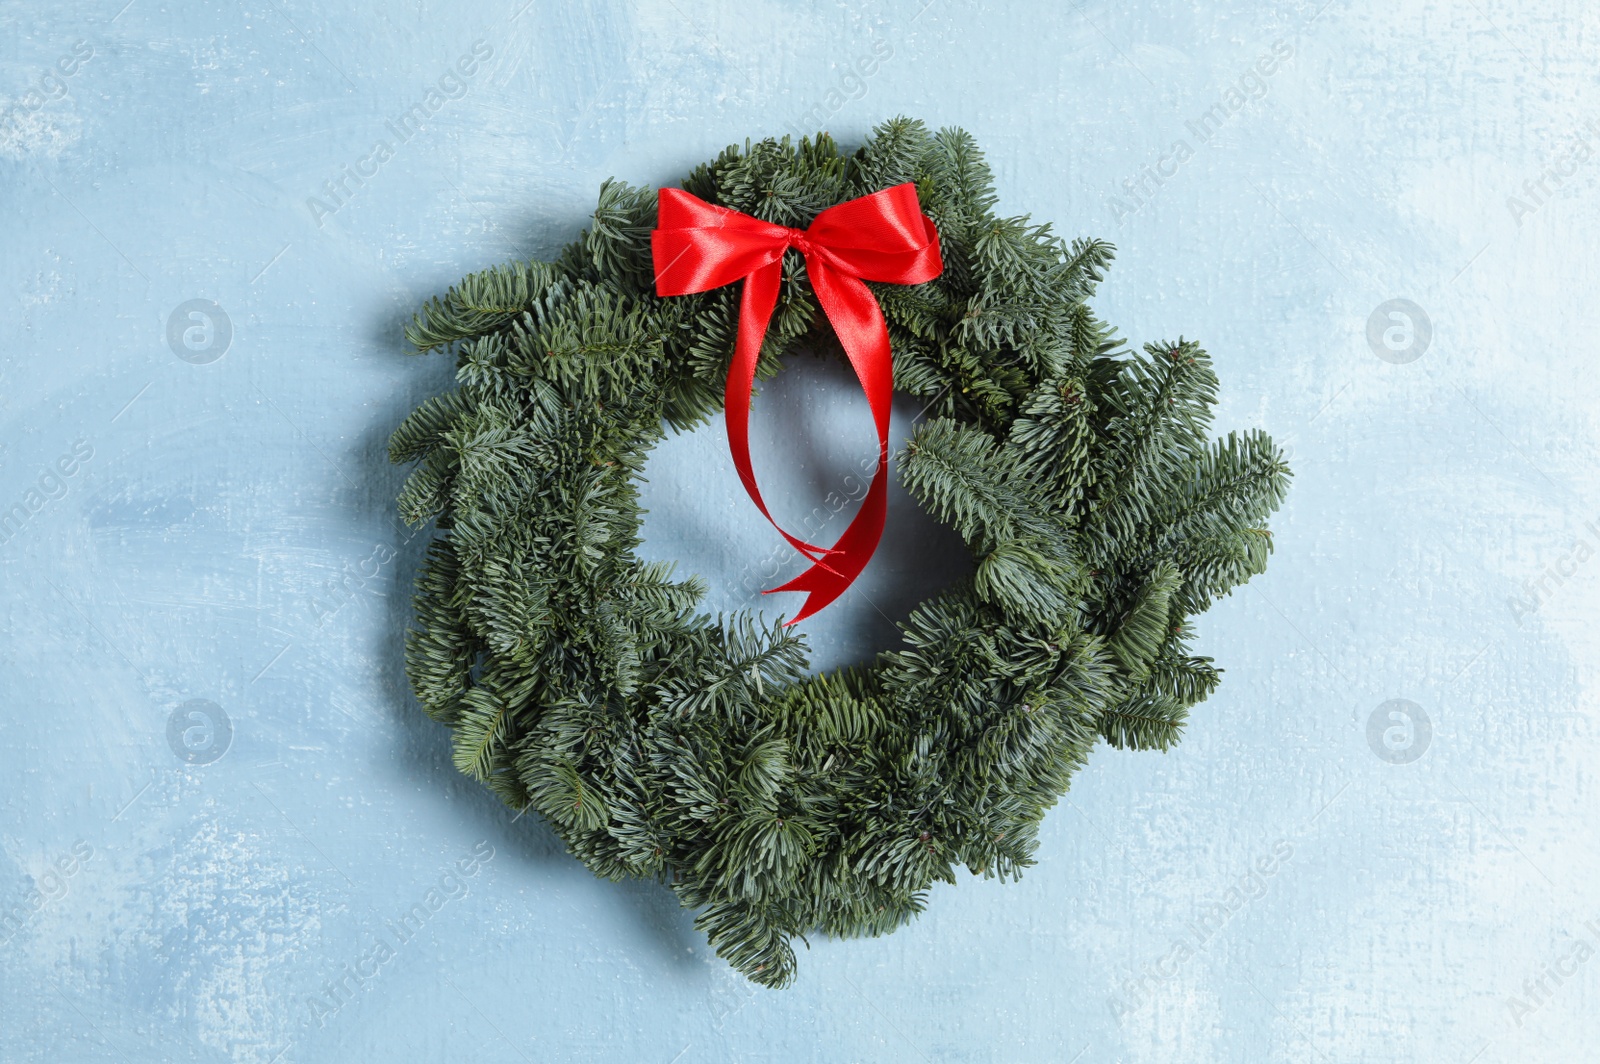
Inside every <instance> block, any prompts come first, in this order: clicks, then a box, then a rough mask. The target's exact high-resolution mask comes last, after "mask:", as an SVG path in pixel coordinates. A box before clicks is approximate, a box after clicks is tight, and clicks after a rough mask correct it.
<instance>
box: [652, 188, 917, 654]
mask: <svg viewBox="0 0 1600 1064" xmlns="http://www.w3.org/2000/svg"><path fill="white" fill-rule="evenodd" d="M791 247H792V248H794V249H795V250H796V251H798V252H800V254H801V255H802V256H803V257H804V258H805V263H806V272H807V274H808V275H809V276H810V278H811V287H812V290H813V291H814V292H815V293H816V295H817V302H818V303H819V304H820V305H821V307H822V311H823V313H824V314H825V315H826V316H827V318H828V320H829V322H831V323H832V324H833V328H834V332H835V333H836V334H837V335H838V337H839V343H840V345H841V346H842V347H843V348H844V350H845V354H846V355H848V356H849V358H850V364H851V366H853V367H854V369H855V371H856V377H857V378H858V379H859V380H860V381H861V388H862V390H863V391H864V392H865V393H866V396H867V402H868V405H869V406H870V407H871V408H872V419H873V424H874V427H875V428H876V429H877V433H878V469H877V472H876V473H875V474H874V475H873V478H872V484H871V486H870V487H869V488H868V489H867V495H866V498H865V500H863V502H862V505H861V509H860V511H859V512H858V513H857V514H856V516H855V519H854V520H852V521H851V522H850V525H849V527H848V528H846V529H845V531H844V534H843V535H841V536H840V537H839V541H838V542H837V543H836V544H834V546H832V547H818V546H816V545H815V544H812V543H807V542H806V541H805V540H802V539H799V538H797V537H795V536H793V535H790V534H789V533H788V532H786V531H784V529H783V528H782V527H781V526H780V525H779V524H778V523H777V522H776V521H774V520H773V518H772V515H771V514H770V513H768V512H767V505H766V503H765V502H764V501H763V500H762V498H761V491H760V489H759V488H758V487H756V479H755V471H754V470H753V469H752V467H751V464H750V440H749V431H748V430H749V420H750V389H751V387H752V385H754V383H755V373H756V363H757V362H758V361H759V359H760V356H761V342H762V339H763V338H764V337H765V336H766V333H767V323H768V322H769V321H771V319H772V311H773V309H774V308H775V307H776V306H777V302H778V288H779V282H780V280H781V273H782V261H783V256H784V252H786V251H787V250H788V249H789V248H791ZM650 251H651V255H652V257H653V259H654V263H655V273H656V294H657V295H660V296H676V295H688V294H689V293H692V292H706V291H710V290H711V289H714V288H721V287H723V286H724V285H729V284H732V283H734V282H735V281H739V280H743V281H744V287H743V290H742V292H741V293H740V298H739V333H738V339H737V340H736V342H735V343H734V349H733V359H732V361H731V363H730V364H729V366H728V384H727V390H726V392H725V394H724V404H723V416H724V417H725V419H726V420H727V425H728V449H729V451H730V452H731V453H732V455H733V464H734V468H735V469H736V470H737V471H738V474H739V480H740V481H741V482H742V483H743V484H744V488H745V491H746V492H747V493H748V494H749V495H750V498H751V500H752V501H753V502H754V503H755V504H756V507H757V508H758V509H759V510H760V511H761V513H762V515H763V516H764V517H766V519H767V520H768V521H769V522H771V524H772V527H774V528H776V529H777V530H778V532H779V534H781V535H782V536H783V538H784V539H786V540H787V541H788V542H789V544H790V545H791V546H793V547H794V548H795V549H796V550H797V551H799V552H800V553H801V554H803V555H805V557H806V558H807V560H809V561H810V562H811V563H812V565H811V568H810V569H807V570H806V571H805V572H803V573H801V574H800V575H799V576H798V577H796V578H795V579H793V580H791V581H789V582H788V583H787V584H784V585H783V586H781V587H775V588H772V589H771V590H772V591H804V592H807V598H806V601H805V604H804V605H803V606H802V607H801V610H800V612H799V614H797V615H796V616H795V618H794V620H792V621H790V622H789V623H790V624H796V623H798V622H800V621H802V620H804V619H805V618H807V617H809V616H811V615H812V614H813V613H816V612H817V611H818V610H820V609H822V608H823V607H824V606H827V605H828V604H829V603H830V602H832V601H833V600H834V599H836V598H838V597H839V596H840V595H841V594H843V593H844V590H845V589H846V588H847V587H849V586H850V584H851V582H852V581H854V580H855V578H856V577H857V576H858V575H859V574H860V572H861V570H862V569H864V568H865V567H866V564H867V561H868V560H869V559H870V558H871V557H872V554H873V552H874V551H875V550H877V547H878V541H879V540H880V539H881V538H882V537H883V523H884V517H885V514H886V512H887V498H888V481H887V479H886V477H887V475H888V468H889V401H890V398H891V397H892V395H893V392H894V373H893V362H892V360H891V357H890V350H889V330H888V327H887V326H886V325H885V324H884V320H883V312H882V310H881V309H880V308H879V307H878V301H877V300H876V299H875V298H873V295H872V291H871V289H869V288H868V287H867V286H866V285H865V284H864V283H863V282H864V281H881V282H890V283H894V284H921V283H923V282H925V281H930V280H932V279H933V278H935V277H937V276H938V275H939V273H940V272H941V271H942V270H943V268H944V264H943V260H942V259H941V258H940V255H939V233H938V230H937V229H936V228H935V227H934V224H933V221H932V220H931V219H929V218H928V217H927V216H926V215H925V214H923V213H922V208H921V206H920V205H919V204H918V203H917V190H916V186H915V185H912V184H903V185H895V186H894V187H892V188H886V189H883V190H882V191H880V192H874V193H872V194H871V195H870V196H862V197H860V198H859V199H853V200H850V201H849V202H847V203H840V204H837V205H836V206H833V207H829V208H828V209H827V210H825V211H823V212H822V213H820V214H818V215H817V216H816V218H814V219H812V222H811V225H810V226H808V227H807V228H805V229H804V230H801V229H791V228H789V227H788V226H782V225H775V224H773V223H772V222H763V221H761V220H760V219H759V218H752V217H751V216H750V215H748V214H743V213H741V212H739V211H735V210H730V209H728V208H727V207H718V206H716V205H715V204H711V203H707V202H705V201H704V200H702V199H700V198H699V197H697V196H694V195H692V194H690V193H688V192H685V191H683V190H681V189H671V188H664V189H662V190H661V191H660V193H659V194H658V199H657V228H656V229H655V230H654V231H653V232H652V233H651V234H650Z"/></svg>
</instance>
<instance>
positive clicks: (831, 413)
mask: <svg viewBox="0 0 1600 1064" xmlns="http://www.w3.org/2000/svg"><path fill="white" fill-rule="evenodd" d="M816 339H817V340H818V341H820V342H814V343H810V344H806V345H800V346H797V347H796V348H794V349H792V350H791V351H790V352H789V353H788V354H787V355H786V356H785V358H784V361H783V368H782V370H781V371H780V372H779V373H778V375H777V376H775V377H773V378H771V379H770V380H766V381H762V382H760V383H759V384H758V385H757V393H756V396H755V399H754V401H753V402H752V404H751V411H750V451H751V460H752V463H753V465H754V467H755V471H756V478H757V481H758V482H759V483H760V485H761V492H762V495H763V497H764V498H765V500H766V503H767V507H768V509H770V510H771V512H772V516H773V517H774V518H775V519H776V520H777V522H778V524H779V525H781V526H782V527H783V528H785V529H788V530H789V531H790V532H792V533H793V534H795V535H797V536H800V537H801V538H802V539H806V540H808V541H810V542H813V543H817V544H820V545H823V546H827V545H830V544H832V543H833V542H834V541H836V540H837V539H838V538H839V536H840V535H841V534H842V533H843V532H844V530H845V528H846V527H848V526H849V524H850V520H851V519H852V518H853V517H854V516H855V514H856V512H857V511H858V510H859V509H860V506H861V500H862V499H863V498H864V497H865V495H866V492H867V486H868V484H870V483H871V481H872V476H873V473H874V471H875V470H876V469H877V457H878V455H877V450H878V448H877V440H876V439H875V437H874V435H873V430H872V415H871V412H870V410H869V409H868V406H867V401H866V398H865V397H864V396H863V395H862V393H861V385H860V384H859V383H858V382H857V381H856V378H855V375H854V373H853V372H852V370H851V368H850V366H849V364H848V363H847V362H846V361H845V360H844V358H843V356H842V354H841V353H839V352H838V349H837V345H836V342H835V343H833V344H830V343H829V342H828V340H830V339H831V337H817V338H816ZM924 408H925V404H924V403H921V402H919V401H918V400H917V399H916V397H915V396H908V395H901V394H896V395H895V397H894V402H893V405H892V409H891V415H890V421H889V452H890V455H891V456H893V455H894V454H895V453H896V452H897V451H898V450H899V449H900V448H901V447H902V446H904V444H905V441H906V439H907V438H908V437H909V436H910V434H911V431H912V430H913V429H914V428H915V427H916V424H917V423H918V422H919V421H920V420H921V418H922V417H923V416H924ZM892 461H893V459H892V457H891V463H892ZM639 501H640V505H641V506H642V507H643V508H644V510H645V511H646V513H645V516H644V519H643V521H642V523H641V526H640V537H641V539H642V541H643V542H642V543H641V544H640V546H639V548H638V550H637V551H636V553H637V554H638V556H639V557H640V558H641V559H644V560H646V561H671V562H675V563H676V564H677V566H678V569H677V575H678V576H679V577H680V578H681V577H684V576H688V575H690V574H694V575H697V576H699V577H701V578H702V579H703V580H704V581H705V583H706V595H705V598H704V599H702V601H701V608H702V609H704V610H706V611H707V612H709V613H711V614H713V615H715V614H717V613H719V612H728V613H731V612H733V611H735V610H755V611H761V612H764V613H765V614H766V615H767V617H768V618H770V619H775V618H777V617H778V616H780V615H782V616H785V617H793V616H794V615H795V613H796V612H797V611H798V610H799V608H800V604H801V602H803V601H804V596H803V595H801V594H798V593H792V592H783V593H779V594H774V595H764V594H762V592H763V591H765V590H766V589H767V588H770V587H776V586H777V585H779V584H781V583H783V582H784V581H786V580H788V579H790V578H791V577H794V576H796V575H797V574H799V573H800V572H801V571H803V570H804V569H805V568H806V567H807V565H808V564H809V563H808V562H807V561H806V560H805V559H804V558H803V557H801V555H800V554H798V553H797V552H796V551H795V550H794V549H793V548H791V547H790V546H789V545H788V544H787V543H786V542H784V540H783V537H782V536H780V535H779V534H778V532H777V531H776V530H774V529H773V528H772V526H771V525H769V524H768V523H767V522H766V521H765V520H764V519H763V518H762V516H761V513H760V511H758V510H757V509H756V507H755V505H754V504H753V503H752V502H751V501H750V499H749V497H748V496H747V495H746V494H745V492H744V489H743V487H742V486H741V485H740V483H739V478H738V475H737V474H736V473H735V472H734V468H733V462H732V459H731V458H730V457H729V455H728V437H727V430H726V427H725V425H724V423H723V420H722V417H721V415H720V414H719V415H717V416H715V417H713V418H712V419H711V421H710V423H709V424H707V425H703V426H701V427H700V428H698V429H695V430H693V431H690V432H686V433H673V432H671V431H669V432H668V434H667V437H666V438H665V439H664V440H662V441H661V442H660V443H658V444H657V445H656V446H655V447H654V448H653V449H652V450H651V453H650V456H649V458H648V460H647V462H646V464H645V482H644V483H643V484H641V485H640V489H639ZM972 570H973V562H972V556H971V553H970V552H969V551H968V550H967V548H966V545H965V544H964V543H963V542H962V541H961V537H960V536H958V535H957V534H956V533H955V532H954V531H952V530H951V529H949V528H947V527H945V526H944V525H942V524H940V523H939V522H938V521H937V520H935V519H934V517H933V516H932V515H931V514H929V513H928V512H927V511H926V510H924V509H923V508H922V506H921V505H920V504H919V503H918V502H917V500H916V499H915V498H913V497H912V496H911V495H909V494H908V493H907V492H906V490H905V488H904V487H903V486H902V484H901V483H900V479H899V477H898V475H896V473H895V471H894V470H893V469H892V468H891V470H890V481H889V510H888V519H887V522H886V523H885V526H884V533H883V539H882V541H881V542H880V544H879V546H878V550H877V552H876V553H875V554H874V555H873V558H872V561H871V563H870V564H868V566H867V568H866V570H865V571H864V572H863V573H862V574H861V576H860V578H859V579H857V580H856V582H855V583H854V584H852V585H851V587H850V589H849V590H848V591H846V592H845V594H844V595H843V596H842V597H841V598H840V599H839V600H838V601H837V602H835V603H833V604H832V605H830V606H829V607H828V608H827V609H825V610H823V611H822V612H820V613H818V614H816V615H815V616H812V617H809V618H807V619H806V620H805V621H804V622H803V623H802V624H800V625H799V626H798V628H797V630H798V631H799V632H800V633H802V634H804V635H805V637H806V641H807V643H808V644H809V645H810V647H811V668H812V671H813V672H814V673H820V672H827V671H831V670H833V669H836V668H840V667H843V666H847V665H854V664H865V663H870V662H871V661H872V660H873V659H874V658H875V657H876V656H877V655H878V653H879V652H881V651H885V650H893V649H896V648H897V647H899V646H900V643H901V637H900V630H899V628H898V625H899V623H901V622H903V621H904V620H905V619H906V618H907V617H909V616H910V615H911V611H912V610H913V609H915V608H916V606H917V604H918V603H920V602H922V601H924V600H926V599H929V598H932V597H933V596H935V595H937V594H938V593H939V592H941V591H943V590H945V589H946V588H947V587H949V586H950V585H951V584H954V583H955V582H956V581H958V580H960V579H961V578H963V577H965V576H968V575H970V574H971V573H972Z"/></svg>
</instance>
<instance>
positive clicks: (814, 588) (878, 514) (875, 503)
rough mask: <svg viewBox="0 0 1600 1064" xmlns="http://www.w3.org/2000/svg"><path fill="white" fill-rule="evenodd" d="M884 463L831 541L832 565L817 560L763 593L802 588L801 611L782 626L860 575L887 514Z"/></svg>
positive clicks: (810, 611)
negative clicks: (857, 508) (836, 539)
mask: <svg viewBox="0 0 1600 1064" xmlns="http://www.w3.org/2000/svg"><path fill="white" fill-rule="evenodd" d="M888 472H889V469H888V464H887V463H879V465H878V472H877V474H876V475H875V476H874V477H873V478H872V486H871V487H870V488H868V489H867V497H866V498H865V499H864V500H862V503H861V510H860V512H858V513H857V514H856V516H855V520H853V521H851V522H850V527H849V528H847V529H845V530H844V535H842V536H840V537H839V542H838V543H835V544H834V545H833V551H834V553H832V554H830V555H829V558H830V560H831V561H832V562H833V565H831V566H830V565H828V564H826V563H825V562H820V561H819V562H817V563H816V564H814V565H812V566H811V568H809V569H807V570H806V571H805V572H803V573H801V574H800V575H799V576H797V577H795V578H794V579H793V580H790V581H789V582H788V583H786V584H782V585H780V586H778V587H774V588H769V589H768V590H767V591H765V592H763V594H767V595H770V594H772V593H773V592H775V591H803V592H805V593H806V595H807V598H806V601H805V603H804V604H803V605H802V606H801V607H800V612H799V613H797V614H795V616H794V619H793V620H790V621H785V622H784V627H785V628H787V627H789V626H790V625H795V624H799V623H800V622H801V621H803V620H805V619H806V618H807V617H810V616H811V615H812V614H814V613H816V612H817V611H818V610H822V609H825V608H827V607H828V606H829V605H831V604H832V603H833V601H834V600H835V599H837V598H838V597H839V596H840V595H842V594H844V593H845V590H846V589H847V588H848V587H849V586H850V585H851V584H852V583H853V582H854V581H855V578H856V577H858V576H860V575H861V570H863V569H865V568H866V566H867V562H868V561H869V560H870V559H871V558H872V554H873V552H874V551H875V550H877V549H878V541H879V540H881V539H882V538H883V525H884V519H885V517H887V515H888V496H889V489H888V485H889V482H888V479H887V474H888Z"/></svg>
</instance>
